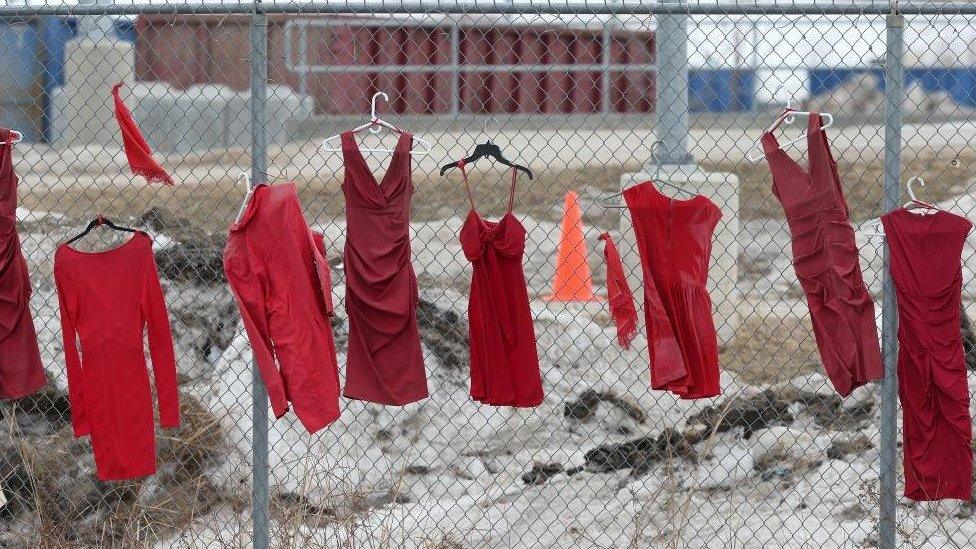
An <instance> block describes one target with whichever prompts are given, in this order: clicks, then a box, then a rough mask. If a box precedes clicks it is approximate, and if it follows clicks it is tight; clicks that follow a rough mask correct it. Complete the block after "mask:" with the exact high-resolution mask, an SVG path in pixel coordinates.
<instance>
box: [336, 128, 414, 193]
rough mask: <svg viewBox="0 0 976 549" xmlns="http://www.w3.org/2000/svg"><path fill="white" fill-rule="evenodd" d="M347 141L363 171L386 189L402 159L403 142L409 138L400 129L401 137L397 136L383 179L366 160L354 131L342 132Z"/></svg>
mask: <svg viewBox="0 0 976 549" xmlns="http://www.w3.org/2000/svg"><path fill="white" fill-rule="evenodd" d="M342 135H343V136H344V137H345V140H346V141H347V145H348V148H349V149H350V151H351V152H352V153H353V154H354V155H355V156H356V158H357V159H358V160H359V162H360V163H361V164H362V168H363V171H365V172H366V174H367V175H368V176H369V180H370V181H372V182H373V185H375V186H376V187H379V188H380V189H385V188H386V187H387V181H386V180H387V178H388V177H390V174H391V173H392V172H393V171H394V169H395V168H396V166H397V161H399V160H400V155H401V154H402V153H403V143H404V141H405V140H406V138H407V135H408V134H407V132H405V131H400V137H398V138H397V142H396V145H395V146H394V147H393V155H392V156H390V163H389V164H388V165H387V167H386V172H384V173H383V177H382V178H381V179H376V174H375V173H373V170H371V169H370V167H369V163H367V162H366V157H365V156H363V151H362V149H361V148H360V146H359V143H357V142H356V136H355V135H354V134H353V133H352V131H345V132H343V133H342Z"/></svg>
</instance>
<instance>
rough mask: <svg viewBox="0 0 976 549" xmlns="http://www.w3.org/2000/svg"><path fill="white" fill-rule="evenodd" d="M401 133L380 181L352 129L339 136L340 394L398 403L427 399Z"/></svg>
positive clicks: (408, 140) (408, 142) (409, 142)
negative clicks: (342, 220)
mask: <svg viewBox="0 0 976 549" xmlns="http://www.w3.org/2000/svg"><path fill="white" fill-rule="evenodd" d="M412 146H413V136H411V135H410V134H409V133H405V132H404V133H401V134H400V138H399V140H398V141H397V145H396V147H395V148H394V152H393V157H392V158H391V159H390V166H389V168H388V169H387V171H386V174H385V175H384V176H383V180H382V181H377V180H376V177H375V176H374V175H373V173H372V172H371V171H370V170H369V166H368V165H367V164H366V159H365V158H363V155H362V152H361V151H360V150H359V145H357V144H356V139H355V137H354V136H353V134H352V133H351V132H345V133H343V134H342V158H343V161H344V163H345V168H346V171H345V180H344V181H343V183H342V192H343V194H344V195H345V197H346V247H345V250H344V252H343V262H344V265H345V274H346V313H347V314H348V315H349V352H348V355H347V359H346V386H345V388H344V390H343V395H344V396H346V397H348V398H354V399H357V400H366V401H369V402H377V403H380V404H391V405H404V404H409V403H411V402H416V401H418V400H421V399H424V398H427V395H428V393H427V375H426V372H425V370H424V358H423V355H422V354H421V351H420V330H419V328H418V327H417V304H418V302H419V295H418V292H417V277H416V276H415V275H414V271H413V265H411V263H410V197H411V195H413V182H412V181H411V177H410V176H411V173H410V172H411V169H410V148H411V147H412Z"/></svg>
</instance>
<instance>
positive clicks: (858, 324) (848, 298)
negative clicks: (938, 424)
mask: <svg viewBox="0 0 976 549" xmlns="http://www.w3.org/2000/svg"><path fill="white" fill-rule="evenodd" d="M821 125H822V122H821V117H820V115H819V114H815V113H814V114H811V115H810V122H809V128H808V129H807V147H808V155H809V159H810V160H809V162H810V168H809V171H805V170H804V169H803V168H802V167H800V165H799V164H797V163H796V162H795V161H794V160H793V159H792V158H790V157H789V155H787V154H786V152H784V151H783V150H782V149H781V148H780V146H779V143H777V141H776V137H775V136H773V134H772V133H769V132H766V133H765V134H763V136H762V145H763V150H764V152H765V154H766V160H767V161H768V162H769V169H770V171H771V172H772V175H773V193H774V194H775V195H776V198H778V199H779V201H780V202H781V203H782V204H783V210H784V211H785V212H786V220H787V222H788V223H789V225H790V232H791V233H792V238H793V268H794V269H795V270H796V277H797V278H798V279H799V280H800V284H801V285H802V286H803V292H804V293H805V294H806V296H807V304H808V305H809V307H810V319H811V321H812V323H813V333H814V336H815V337H816V340H817V348H818V349H819V350H820V359H821V361H822V362H823V365H824V369H825V370H826V371H827V376H828V377H830V381H831V382H832V383H833V385H834V388H835V389H836V390H837V392H838V393H840V394H841V395H842V396H847V395H848V394H850V392H851V391H852V390H853V389H855V388H857V387H859V386H861V385H864V384H865V383H867V382H869V381H872V380H875V379H880V378H881V377H882V376H883V375H884V369H883V368H882V366H881V348H880V346H879V344H878V331H877V325H876V324H875V318H874V303H873V302H872V301H871V295H870V294H869V293H868V290H867V288H866V287H865V286H864V279H863V278H862V276H861V264H860V259H859V257H858V251H857V246H856V245H855V244H854V229H853V228H852V227H851V224H850V221H849V219H850V216H849V212H848V209H847V202H846V201H845V200H844V192H843V190H842V189H841V186H840V176H839V175H838V174H837V163H836V162H834V158H833V156H832V155H831V153H830V146H829V145H828V144H827V134H826V132H824V131H823V130H822V129H820V127H821Z"/></svg>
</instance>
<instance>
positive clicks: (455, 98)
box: [451, 19, 461, 121]
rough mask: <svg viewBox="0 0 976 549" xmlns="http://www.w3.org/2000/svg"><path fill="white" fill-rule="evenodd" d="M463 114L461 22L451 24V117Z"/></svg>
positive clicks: (455, 118)
mask: <svg viewBox="0 0 976 549" xmlns="http://www.w3.org/2000/svg"><path fill="white" fill-rule="evenodd" d="M460 113H461V21H460V19H455V20H454V21H453V22H452V23H451V116H452V117H454V120H455V121H456V120H457V117H458V115H459V114H460Z"/></svg>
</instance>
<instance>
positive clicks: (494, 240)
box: [459, 162, 544, 408]
mask: <svg viewBox="0 0 976 549" xmlns="http://www.w3.org/2000/svg"><path fill="white" fill-rule="evenodd" d="M459 167H460V168H461V175H462V177H463V178H464V187H465V189H467V193H468V201H469V202H470V203H471V211H470V212H468V217H467V219H465V221H464V226H462V227H461V236H460V238H461V248H463V249H464V256H465V257H467V258H468V261H470V262H471V263H472V265H473V266H474V272H473V274H472V277H471V295H470V296H469V298H468V332H469V336H470V347H471V397H472V398H474V399H475V400H477V401H479V402H482V403H484V404H490V405H493V406H515V407H526V408H527V407H534V406H538V405H539V404H541V403H542V401H543V399H544V395H543V391H542V376H541V374H540V373H539V355H538V352H537V351H536V347H535V327H534V326H533V325H532V312H531V310H530V309H529V294H528V290H527V289H526V284H525V273H524V271H523V270H522V255H523V253H524V251H525V227H524V226H523V225H522V223H521V222H519V220H518V219H517V218H516V217H515V215H514V214H513V213H512V205H513V201H514V199H515V176H516V171H515V169H514V168H513V169H512V190H511V196H510V197H509V201H508V212H506V213H505V215H504V216H503V217H502V218H501V219H500V220H499V221H486V220H485V219H484V218H483V217H481V215H480V214H479V213H478V211H477V208H476V207H475V203H474V197H473V196H472V194H471V187H470V185H469V184H468V174H467V172H466V171H465V169H464V163H463V162H462V163H461V164H460V166H459Z"/></svg>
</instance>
